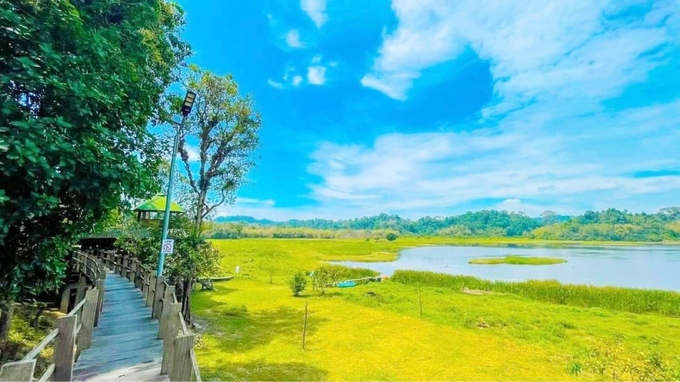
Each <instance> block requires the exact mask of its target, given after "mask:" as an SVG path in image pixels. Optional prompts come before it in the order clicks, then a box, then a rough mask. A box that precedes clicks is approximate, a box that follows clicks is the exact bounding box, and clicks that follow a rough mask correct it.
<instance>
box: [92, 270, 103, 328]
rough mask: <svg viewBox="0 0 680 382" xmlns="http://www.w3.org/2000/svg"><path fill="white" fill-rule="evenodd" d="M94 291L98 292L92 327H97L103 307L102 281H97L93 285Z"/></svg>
mask: <svg viewBox="0 0 680 382" xmlns="http://www.w3.org/2000/svg"><path fill="white" fill-rule="evenodd" d="M94 287H95V289H97V290H98V291H99V293H98V294H97V310H96V311H95V316H94V326H97V325H99V316H100V315H101V313H102V307H103V306H104V288H105V286H104V279H99V280H97V281H95V283H94Z"/></svg>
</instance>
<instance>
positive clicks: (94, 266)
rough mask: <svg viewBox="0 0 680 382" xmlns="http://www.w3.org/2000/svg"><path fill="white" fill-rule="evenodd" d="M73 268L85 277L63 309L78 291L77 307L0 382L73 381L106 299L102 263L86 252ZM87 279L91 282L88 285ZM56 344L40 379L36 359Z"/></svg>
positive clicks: (2, 373) (7, 367)
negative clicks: (37, 375) (78, 360)
mask: <svg viewBox="0 0 680 382" xmlns="http://www.w3.org/2000/svg"><path fill="white" fill-rule="evenodd" d="M72 267H73V269H74V271H76V272H78V273H79V274H80V275H81V276H82V277H81V281H82V282H79V283H78V284H77V285H72V286H68V287H67V288H66V289H65V290H64V294H63V295H62V304H61V308H62V309H64V310H68V306H69V305H70V300H71V294H72V293H71V292H72V290H73V289H75V290H76V294H75V301H74V302H73V304H74V307H73V308H72V309H71V310H70V311H69V312H68V314H66V315H65V316H63V317H59V318H58V319H57V327H56V328H55V329H54V330H52V331H51V332H50V333H49V334H47V336H45V337H44V338H43V339H42V340H41V341H40V343H38V345H37V346H36V347H35V348H33V349H32V350H31V351H30V352H28V354H26V355H25V356H24V358H23V359H22V360H21V361H17V362H9V363H6V364H4V365H2V368H1V369H0V381H35V380H38V381H40V382H43V381H47V380H49V379H50V378H52V379H53V380H55V381H71V380H72V379H73V365H74V363H75V361H76V359H77V358H78V355H79V354H80V352H81V351H82V350H84V349H87V348H89V347H90V345H91V344H92V332H93V330H94V327H95V326H96V325H97V322H98V320H99V313H100V312H101V307H102V303H103V298H104V278H105V277H106V271H105V269H104V264H103V262H102V261H101V260H100V259H98V258H96V257H94V256H90V255H88V254H86V253H84V252H76V253H75V254H74V256H73V263H72ZM85 279H88V280H89V281H90V284H91V285H89V286H88V285H87V282H86V280H85ZM92 284H93V285H92ZM52 342H54V352H53V354H54V355H53V357H52V362H51V363H49V364H48V366H47V368H46V370H45V371H44V372H43V373H42V375H41V376H39V377H37V378H36V377H35V376H34V373H35V366H36V361H37V360H36V357H37V356H38V355H39V354H40V353H41V352H42V351H43V350H44V349H45V348H46V347H47V346H48V345H49V344H50V343H52Z"/></svg>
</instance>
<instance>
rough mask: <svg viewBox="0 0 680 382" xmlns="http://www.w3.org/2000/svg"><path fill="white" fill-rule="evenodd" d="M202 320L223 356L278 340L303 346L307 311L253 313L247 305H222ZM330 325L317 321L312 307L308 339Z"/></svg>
mask: <svg viewBox="0 0 680 382" xmlns="http://www.w3.org/2000/svg"><path fill="white" fill-rule="evenodd" d="M212 303H213V304H214V305H213V306H212V307H211V308H210V309H209V310H205V311H204V312H202V315H201V318H203V319H207V320H209V321H210V325H209V326H208V329H207V330H206V332H205V333H204V334H206V335H207V336H210V337H214V338H215V339H216V344H217V345H216V346H215V347H216V349H215V350H218V351H222V352H229V353H234V352H243V351H246V350H249V349H253V348H256V347H258V346H264V345H266V344H268V343H270V342H271V341H273V340H274V339H275V338H278V339H280V340H282V341H284V342H288V341H290V342H291V343H298V342H301V336H302V326H303V321H304V307H303V306H300V307H299V308H293V307H290V306H281V307H279V308H277V309H266V310H258V311H255V312H249V311H248V310H247V308H246V307H245V306H243V305H230V304H225V303H223V302H219V301H214V300H213V301H212ZM326 321H328V319H326V318H320V317H316V316H315V315H314V307H313V306H310V310H309V316H308V320H307V336H310V335H312V334H314V333H315V332H316V331H317V329H318V328H319V326H320V325H321V324H323V323H324V322H326Z"/></svg>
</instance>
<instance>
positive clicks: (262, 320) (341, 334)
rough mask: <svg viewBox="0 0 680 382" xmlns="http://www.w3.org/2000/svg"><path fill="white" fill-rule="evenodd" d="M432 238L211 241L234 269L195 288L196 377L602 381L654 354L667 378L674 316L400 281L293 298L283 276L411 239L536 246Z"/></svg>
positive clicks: (391, 249) (387, 250)
mask: <svg viewBox="0 0 680 382" xmlns="http://www.w3.org/2000/svg"><path fill="white" fill-rule="evenodd" d="M437 239H440V238H437ZM433 241H434V240H432V239H414V240H402V238H399V239H397V241H396V242H387V241H378V242H375V241H368V242H367V241H364V240H361V241H360V240H285V239H263V240H255V239H253V240H220V241H214V244H215V246H216V247H217V248H219V249H220V251H221V252H222V253H223V254H224V258H223V260H222V265H223V269H224V272H225V273H226V272H229V271H233V270H234V269H235V267H236V266H237V265H238V266H240V271H241V272H240V273H239V275H237V277H236V278H235V279H234V280H233V281H229V282H224V283H217V284H216V287H217V290H216V291H210V292H208V291H205V292H196V293H195V294H194V298H193V309H194V313H195V315H196V317H198V318H199V320H200V322H201V323H203V326H204V327H206V330H205V331H204V332H203V333H202V336H201V338H202V339H201V342H202V343H204V344H205V345H207V346H204V347H202V348H200V349H198V350H197V355H198V357H199V362H200V364H201V370H202V373H203V374H204V378H206V379H210V378H219V379H224V380H236V379H241V380H243V379H246V380H253V379H256V380H261V379H266V380H271V379H279V380H280V379H285V380H291V379H313V380H323V379H343V380H365V379H372V380H376V379H378V380H386V379H397V380H452V379H454V380H460V379H466V380H490V379H494V380H498V379H505V380H578V379H583V380H593V379H609V380H611V372H612V370H616V372H617V373H618V375H621V376H623V375H625V373H624V374H621V373H623V372H622V370H623V368H624V366H626V365H625V364H624V363H625V362H623V361H621V360H622V359H629V360H630V362H629V364H630V365H634V366H636V367H637V369H636V370H652V369H654V367H655V366H653V365H651V364H650V362H649V360H648V359H646V358H644V359H643V358H640V354H641V352H644V354H648V355H652V354H654V355H658V357H659V359H661V361H662V363H661V364H659V365H662V366H663V367H661V368H659V367H657V368H656V369H654V372H655V373H657V374H655V375H660V376H662V377H664V378H660V377H659V378H657V379H672V378H668V376H670V375H671V374H670V373H672V372H673V370H678V367H679V365H680V350H678V349H680V325H678V324H677V318H673V317H668V316H663V315H661V314H657V313H653V314H652V313H641V314H638V313H631V312H628V311H623V310H616V309H611V308H606V307H579V306H573V305H560V304H556V303H553V302H546V301H540V300H537V299H534V298H528V297H526V296H522V295H520V294H514V293H509V292H502V293H500V292H493V293H490V294H484V295H471V294H466V293H464V292H463V291H462V290H460V289H457V288H448V287H446V286H444V285H434V284H428V283H422V282H418V283H416V284H414V283H408V282H403V283H402V282H397V281H399V279H398V278H396V279H394V280H390V281H387V282H384V283H369V284H366V285H361V286H358V287H355V288H347V289H338V288H331V289H328V290H327V291H326V294H324V295H321V294H320V293H319V292H314V291H312V290H310V289H311V288H310V286H311V282H310V283H309V284H308V289H307V290H305V291H304V292H303V296H302V297H301V298H296V297H292V294H291V292H290V289H289V288H288V279H289V278H290V277H291V276H292V274H294V273H295V272H297V271H310V270H312V269H315V268H316V267H318V266H319V265H321V264H323V263H324V262H326V261H343V260H344V261H362V262H371V261H388V260H391V259H394V258H396V255H397V252H398V251H399V250H400V249H402V248H407V247H412V246H422V245H474V243H478V244H479V245H483V244H482V243H485V244H492V245H506V244H508V243H511V244H521V245H545V242H537V241H528V240H522V242H521V243H518V242H516V241H515V242H512V241H510V242H508V241H493V242H492V241H490V240H479V239H478V240H469V239H464V240H460V239H453V240H447V241H440V240H436V242H433ZM538 243H540V244H538ZM550 244H555V243H554V242H550ZM570 244H571V243H570ZM270 279H271V281H272V282H271V283H270ZM402 281H403V280H402ZM468 288H471V289H483V288H476V287H475V285H472V284H471V285H470V286H468ZM306 303H309V317H308V329H307V333H306V341H307V348H306V350H302V343H301V339H302V331H301V328H302V323H303V316H304V309H305V304H306ZM421 307H422V308H421ZM421 312H422V314H421ZM619 348H620V349H619ZM595 349H617V350H616V351H617V352H618V353H617V354H618V355H617V357H619V358H620V359H621V360H616V362H609V363H608V365H609V366H606V367H605V370H604V373H605V374H606V376H605V375H600V374H599V372H598V371H596V370H591V369H590V366H589V365H593V364H594V363H595V362H600V361H602V362H605V360H598V359H584V358H583V357H584V356H583V354H595V353H597V352H594V351H593V350H595ZM597 354H600V355H601V356H602V357H604V356H605V354H607V353H606V352H600V353H597ZM631 370H632V369H631ZM659 373H665V374H659ZM625 378H626V379H627V380H629V379H630V376H625ZM636 379H637V378H636ZM648 379H650V378H648Z"/></svg>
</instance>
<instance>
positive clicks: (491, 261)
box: [468, 255, 567, 265]
mask: <svg viewBox="0 0 680 382" xmlns="http://www.w3.org/2000/svg"><path fill="white" fill-rule="evenodd" d="M566 262H567V260H564V259H560V258H557V257H533V256H513V255H510V256H505V257H482V258H479V259H470V260H469V261H468V264H476V265H497V264H512V265H551V264H561V263H566Z"/></svg>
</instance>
